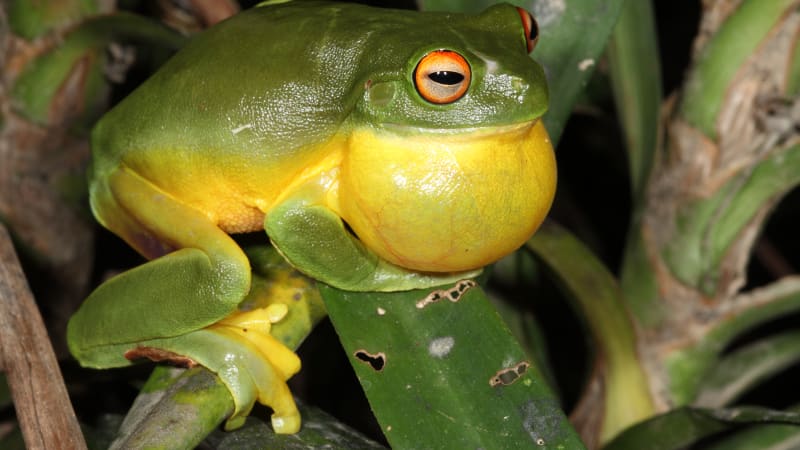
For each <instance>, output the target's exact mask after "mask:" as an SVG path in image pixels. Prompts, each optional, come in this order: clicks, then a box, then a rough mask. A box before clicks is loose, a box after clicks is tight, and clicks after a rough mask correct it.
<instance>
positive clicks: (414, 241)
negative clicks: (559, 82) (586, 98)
mask: <svg viewBox="0 0 800 450" xmlns="http://www.w3.org/2000/svg"><path fill="white" fill-rule="evenodd" d="M418 17H424V19H419V20H424V21H425V22H424V23H420V22H419V21H416V22H414V23H413V24H405V25H406V26H405V27H404V26H403V25H404V24H403V23H399V24H398V26H397V27H395V28H392V27H391V26H387V29H386V30H385V32H386V33H387V36H385V38H383V39H377V41H379V42H380V43H381V44H379V45H378V47H376V48H375V49H374V52H375V53H376V54H374V55H370V57H371V58H372V61H371V63H369V64H366V67H368V69H367V70H368V72H367V73H365V81H364V84H363V92H361V94H360V98H359V101H358V102H357V104H356V107H355V113H354V115H353V119H352V123H353V125H352V129H351V131H350V133H351V134H350V138H349V140H348V148H347V151H346V153H345V156H344V160H343V163H342V171H341V179H340V180H341V181H340V197H339V198H340V207H341V210H342V211H341V213H342V216H343V218H344V219H345V220H346V221H347V222H348V223H349V225H350V226H351V227H352V229H353V230H354V232H355V233H356V234H357V235H358V236H359V238H361V239H362V240H363V241H364V242H365V244H366V245H367V246H368V247H370V248H371V249H372V250H373V251H375V252H376V253H378V254H379V255H380V256H381V257H383V258H384V259H386V260H388V261H391V262H392V263H395V264H397V265H400V266H403V267H407V268H411V269H415V270H421V271H433V272H454V271H462V270H470V269H475V268H478V267H482V266H484V265H486V264H489V263H491V262H494V261H496V260H497V259H499V258H501V257H503V256H504V255H506V254H508V253H510V252H511V251H513V250H515V249H516V248H518V247H519V246H520V245H522V244H523V243H524V242H525V240H527V239H528V238H529V237H530V235H531V234H532V233H533V232H534V231H535V230H536V228H537V227H538V226H539V224H540V223H541V222H542V220H543V219H544V216H545V214H546V212H547V210H548V209H549V207H550V204H551V202H552V200H553V195H554V192H555V161H554V155H553V150H552V147H551V144H550V141H549V138H548V137H547V133H546V132H545V130H544V128H543V127H542V125H541V123H540V122H539V118H540V117H541V116H542V114H544V112H545V111H546V109H547V86H546V82H545V76H544V72H543V70H542V68H541V66H539V65H538V64H537V63H536V62H534V61H533V60H532V59H531V58H530V57H529V56H528V53H529V52H530V51H531V50H532V49H533V47H534V46H535V44H536V38H537V28H536V22H535V21H534V20H533V17H532V16H531V15H530V14H529V13H527V12H526V11H524V10H522V9H519V8H515V7H513V6H510V5H497V6H494V7H492V8H489V9H487V10H486V11H484V12H483V13H482V14H480V15H477V16H466V15H449V14H430V15H421V16H418ZM397 20H398V22H402V20H403V19H402V16H400V17H399V18H398V19H397ZM392 34H393V35H392ZM401 43H402V44H401Z"/></svg>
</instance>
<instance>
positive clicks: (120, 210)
mask: <svg viewBox="0 0 800 450" xmlns="http://www.w3.org/2000/svg"><path fill="white" fill-rule="evenodd" d="M96 189H101V188H96ZM107 189H108V192H109V193H110V195H111V196H113V198H103V199H102V200H103V202H102V203H97V202H95V204H94V205H93V206H94V208H95V209H96V210H98V215H99V216H100V217H101V219H102V220H103V221H109V220H110V221H111V222H109V225H110V226H111V228H112V231H114V232H117V233H120V234H121V236H122V237H123V238H124V239H125V240H126V241H128V242H130V243H131V244H134V245H136V246H137V249H139V250H142V251H144V253H145V254H146V256H157V254H158V253H159V251H160V249H165V250H166V249H177V250H175V251H173V252H171V253H168V254H166V255H164V256H161V257H159V258H156V259H154V260H152V261H149V262H147V263H145V264H143V265H141V266H139V267H136V268H134V269H132V270H129V271H127V272H124V273H122V274H120V275H118V276H116V277H114V278H112V279H110V280H108V281H106V282H105V283H103V284H102V285H101V286H100V287H98V288H97V289H96V290H95V291H94V292H93V293H92V294H91V295H90V296H89V298H88V299H87V300H86V301H85V302H84V303H83V305H82V306H81V309H80V310H79V311H78V313H77V314H76V315H75V316H74V317H73V319H72V320H71V322H70V334H71V335H70V341H71V342H73V343H75V342H78V343H80V348H73V353H75V352H76V351H77V354H76V356H77V357H78V358H79V359H80V360H81V361H82V362H84V363H85V364H87V365H92V366H96V367H108V366H109V365H121V363H122V362H123V359H124V356H123V355H122V354H121V353H119V354H114V355H113V356H109V355H108V351H107V350H108V341H109V336H113V337H114V338H113V339H114V341H116V342H120V343H131V342H138V341H141V340H143V339H152V338H163V337H172V336H177V335H180V334H184V333H186V332H188V331H193V330H197V329H200V328H203V327H205V326H208V325H210V324H212V323H214V322H216V321H218V320H219V319H221V318H223V317H225V316H227V315H228V314H230V313H232V312H233V311H234V310H235V309H236V306H237V305H238V304H239V302H240V301H241V300H242V299H243V298H244V297H245V295H247V292H248V291H249V289H250V264H249V262H248V260H247V257H246V256H245V255H244V253H243V252H242V250H241V249H240V248H239V246H238V245H237V244H236V243H235V242H234V241H233V239H231V238H230V236H228V235H227V234H226V233H224V232H223V231H222V230H221V229H219V228H218V227H217V226H216V225H215V224H214V223H213V222H211V220H209V219H208V217H206V216H205V215H204V214H202V213H200V212H199V211H197V210H195V209H193V208H190V207H188V206H186V205H184V204H182V203H180V202H178V201H176V200H175V199H173V198H172V197H170V196H169V195H167V194H165V193H164V192H162V191H160V190H158V189H157V188H156V187H155V186H153V185H152V184H151V183H149V182H148V181H147V180H145V179H143V178H141V177H140V176H139V175H137V174H135V173H133V172H131V171H129V170H126V169H125V168H122V169H120V170H117V171H116V172H114V173H113V174H112V175H110V176H109V178H108V185H107ZM103 208H104V209H103ZM156 241H157V242H158V243H160V244H159V245H161V247H160V248H159V247H156V245H154V244H153V242H156ZM143 244H145V245H143ZM154 254H155V255H154ZM98 315H99V317H98ZM114 353H117V352H114ZM109 358H111V359H112V360H111V361H107V359H109Z"/></svg>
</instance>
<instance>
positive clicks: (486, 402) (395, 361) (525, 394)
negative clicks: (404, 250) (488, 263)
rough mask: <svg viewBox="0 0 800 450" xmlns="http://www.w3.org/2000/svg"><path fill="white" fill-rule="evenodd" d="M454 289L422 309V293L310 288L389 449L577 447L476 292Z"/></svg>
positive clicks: (540, 382) (541, 384)
mask: <svg viewBox="0 0 800 450" xmlns="http://www.w3.org/2000/svg"><path fill="white" fill-rule="evenodd" d="M463 283H465V282H463V281H462V282H460V283H459V284H458V285H457V286H461V288H462V289H458V288H456V289H455V290H453V291H450V292H443V293H442V295H441V297H440V300H438V301H435V302H431V303H426V302H425V301H424V300H423V299H425V298H429V299H430V298H432V297H430V296H428V295H429V294H428V291H410V292H398V293H355V292H345V291H339V290H336V289H334V288H331V287H327V286H323V287H321V289H320V290H321V293H322V296H323V299H324V300H325V303H326V307H327V309H328V313H329V315H330V318H331V320H332V322H333V324H334V326H335V328H336V331H337V332H338V333H339V336H340V338H341V341H342V343H343V345H344V347H345V350H346V351H347V353H348V354H349V356H350V360H351V363H352V364H353V367H354V368H355V371H356V374H357V375H358V378H359V380H360V381H361V385H362V387H363V388H364V391H365V392H366V394H367V398H368V399H369V401H370V405H371V406H372V409H373V411H374V412H375V415H376V417H377V419H378V421H379V423H380V424H381V427H382V429H383V432H384V434H385V435H386V438H387V439H388V440H389V442H390V444H391V445H392V447H394V448H417V449H421V448H484V449H492V448H497V449H513V448H543V449H548V448H549V449H555V448H568V449H580V448H583V445H582V444H581V442H580V440H579V439H578V437H577V435H576V434H575V432H574V430H573V429H572V428H571V426H570V425H569V423H568V422H567V419H566V417H565V416H564V413H563V412H562V411H561V409H560V407H559V403H558V400H557V399H556V398H555V396H554V395H553V394H552V392H551V391H550V390H549V388H548V387H547V383H546V382H545V380H544V379H543V378H542V377H541V375H540V374H539V372H538V371H537V370H536V368H535V367H533V366H532V364H531V359H530V358H529V357H528V356H527V355H526V354H525V353H524V351H523V350H522V349H521V347H520V346H519V344H518V343H517V342H516V341H515V340H514V338H513V337H512V336H511V334H510V332H509V331H508V329H507V328H506V326H505V324H504V323H503V322H502V320H501V319H500V317H499V316H498V314H497V312H496V311H495V310H494V309H493V307H492V306H491V304H490V303H489V301H488V299H487V298H486V296H485V294H484V293H483V291H482V290H481V289H480V288H478V287H477V286H475V287H470V288H468V289H466V290H465V289H463V288H464V286H465V285H464V284H463ZM451 294H452V295H451ZM426 296H428V297H426ZM420 306H422V307H420ZM514 369H516V372H515V371H514Z"/></svg>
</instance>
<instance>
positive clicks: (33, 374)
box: [0, 224, 86, 449]
mask: <svg viewBox="0 0 800 450" xmlns="http://www.w3.org/2000/svg"><path fill="white" fill-rule="evenodd" d="M0 369H2V370H3V371H4V372H5V373H6V374H7V377H8V385H9V387H10V388H11V396H12V398H13V400H14V406H15V408H16V411H17V419H18V421H19V424H20V427H21V429H22V433H23V435H24V438H25V445H26V447H27V448H29V449H55V448H59V449H85V448H86V443H85V442H84V440H83V435H82V434H81V430H80V427H79V426H78V421H77V419H76V417H75V413H74V412H73V410H72V406H71V404H70V401H69V397H68V395H67V389H66V387H65V386H64V382H63V378H62V377H61V370H60V369H59V367H58V362H57V361H56V356H55V353H54V352H53V348H52V347H51V345H50V340H49V338H48V336H47V331H46V330H45V327H44V322H43V321H42V317H41V315H40V314H39V310H38V309H37V308H36V304H35V303H34V300H33V295H32V294H31V291H30V289H29V287H28V283H27V281H26V280H25V276H24V274H23V273H22V269H21V268H20V265H19V260H18V259H17V255H16V253H15V251H14V247H13V246H12V245H11V238H10V237H9V235H8V232H7V230H6V228H5V226H3V224H0Z"/></svg>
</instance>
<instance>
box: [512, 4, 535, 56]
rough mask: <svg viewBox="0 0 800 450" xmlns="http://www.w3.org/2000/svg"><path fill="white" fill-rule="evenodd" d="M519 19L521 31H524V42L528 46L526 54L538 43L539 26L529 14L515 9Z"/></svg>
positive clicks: (520, 9)
mask: <svg viewBox="0 0 800 450" xmlns="http://www.w3.org/2000/svg"><path fill="white" fill-rule="evenodd" d="M517 12H518V13H519V17H520V18H521V19H522V29H523V30H524V31H525V41H526V43H527V44H528V53H530V52H532V51H533V49H534V48H535V47H536V42H538V41H539V25H538V24H537V23H536V19H534V18H533V16H532V15H531V13H529V12H528V11H525V10H524V9H522V8H517Z"/></svg>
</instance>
